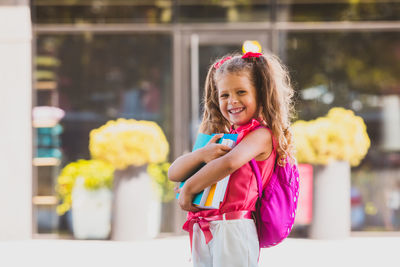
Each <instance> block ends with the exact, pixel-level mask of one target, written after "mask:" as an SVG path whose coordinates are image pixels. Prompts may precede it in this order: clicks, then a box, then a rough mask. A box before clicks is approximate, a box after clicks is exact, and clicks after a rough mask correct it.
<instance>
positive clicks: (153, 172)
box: [147, 162, 175, 202]
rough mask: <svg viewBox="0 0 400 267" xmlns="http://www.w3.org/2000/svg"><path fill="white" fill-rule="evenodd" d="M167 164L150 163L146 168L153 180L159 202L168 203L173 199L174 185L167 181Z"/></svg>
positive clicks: (168, 164)
mask: <svg viewBox="0 0 400 267" xmlns="http://www.w3.org/2000/svg"><path fill="white" fill-rule="evenodd" d="M169 166H171V163H169V162H163V163H151V164H149V166H148V167H147V172H148V174H149V175H150V176H151V177H152V178H153V179H152V180H153V184H154V185H155V187H156V190H157V192H158V195H159V196H160V199H161V202H169V201H171V200H172V199H174V197H175V192H174V187H175V184H174V183H173V182H171V181H170V180H169V179H168V169H169Z"/></svg>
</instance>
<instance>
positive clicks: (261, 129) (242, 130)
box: [230, 119, 272, 143]
mask: <svg viewBox="0 0 400 267" xmlns="http://www.w3.org/2000/svg"><path fill="white" fill-rule="evenodd" d="M252 132H254V133H257V135H261V137H263V138H267V139H271V136H272V135H271V130H270V129H269V128H268V127H267V126H266V125H265V124H264V123H262V122H260V121H259V120H256V119H252V120H251V121H250V122H249V123H247V124H245V125H243V126H240V127H238V128H237V129H233V128H231V130H230V133H236V134H238V139H237V142H238V143H239V142H240V141H242V139H243V138H244V137H245V136H247V135H249V134H250V133H252Z"/></svg>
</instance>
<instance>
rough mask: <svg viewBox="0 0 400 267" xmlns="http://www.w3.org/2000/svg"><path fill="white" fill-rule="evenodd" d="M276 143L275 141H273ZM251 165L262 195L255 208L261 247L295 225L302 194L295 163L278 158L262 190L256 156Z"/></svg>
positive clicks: (273, 244) (285, 233) (271, 243)
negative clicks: (283, 162) (281, 163)
mask: <svg viewBox="0 0 400 267" xmlns="http://www.w3.org/2000/svg"><path fill="white" fill-rule="evenodd" d="M274 145H275V144H274ZM250 165H251V167H252V168H253V171H254V173H255V175H256V177H257V184H258V194H259V199H258V201H257V207H256V208H257V209H256V211H255V218H256V226H257V232H258V239H259V243H260V248H266V247H272V246H275V245H277V244H279V243H280V242H282V241H283V240H284V239H285V238H286V237H287V236H288V235H289V233H290V231H291V230H292V228H293V223H294V217H295V215H296V208H297V202H298V197H299V171H298V168H297V165H296V163H293V164H292V163H291V162H290V160H287V163H286V164H285V166H279V165H278V164H277V163H276V162H275V167H274V171H273V173H272V175H271V178H270V180H269V182H268V184H267V186H266V187H265V189H264V190H262V182H261V181H262V180H261V175H260V170H259V168H258V166H257V163H256V162H255V160H254V159H252V160H251V161H250Z"/></svg>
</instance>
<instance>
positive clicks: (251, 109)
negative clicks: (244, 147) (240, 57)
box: [216, 73, 258, 129]
mask: <svg viewBox="0 0 400 267" xmlns="http://www.w3.org/2000/svg"><path fill="white" fill-rule="evenodd" d="M216 86H217V88H218V103H219V109H220V111H221V113H222V115H223V116H224V117H225V119H227V120H228V121H229V122H230V123H231V124H232V125H233V126H234V128H235V129H236V128H237V127H239V126H242V125H244V124H246V123H248V122H249V121H250V120H251V119H253V118H257V110H258V108H257V98H256V96H257V92H256V89H255V88H254V86H253V84H252V82H251V81H250V79H249V77H248V75H247V74H245V73H243V74H237V73H225V74H223V75H221V78H219V79H218V80H217V81H216Z"/></svg>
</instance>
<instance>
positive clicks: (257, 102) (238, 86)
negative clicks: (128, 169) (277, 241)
mask: <svg viewBox="0 0 400 267" xmlns="http://www.w3.org/2000/svg"><path fill="white" fill-rule="evenodd" d="M292 96H293V89H292V88H291V86H290V80H289V77H288V73H287V71H286V70H285V68H284V67H283V65H282V64H281V63H280V61H279V60H278V59H277V58H276V57H275V56H273V55H267V54H265V55H263V54H260V53H252V52H247V53H246V54H244V55H232V56H227V57H224V58H222V59H220V60H218V61H217V62H216V63H214V64H213V65H212V66H211V67H210V69H209V71H208V74H207V80H206V84H205V99H204V114H203V121H202V123H201V126H200V132H203V133H206V134H212V133H237V134H238V140H237V144H236V146H235V147H234V148H233V149H230V148H229V147H227V146H224V145H222V144H217V143H216V141H217V140H218V138H220V137H221V136H222V134H220V135H215V136H214V137H213V138H212V139H211V141H210V142H209V143H208V144H207V145H206V146H205V147H203V148H201V149H198V150H196V151H194V152H191V153H188V154H185V155H183V156H181V157H179V158H177V159H176V160H175V161H174V163H173V164H172V165H171V167H170V169H169V172H168V177H169V179H170V180H171V181H175V182H181V181H183V180H185V179H186V178H188V177H189V178H188V179H187V181H186V182H185V184H184V186H183V187H182V188H181V189H180V190H179V192H180V195H179V199H178V203H179V205H180V206H181V208H182V209H183V210H186V211H189V213H188V220H187V222H186V223H185V224H184V226H183V229H185V230H187V231H189V233H190V241H191V248H192V260H193V265H194V266H195V267H198V266H216V267H220V266H230V267H232V266H240V267H244V266H257V264H258V257H259V244H258V236H257V230H256V226H255V223H254V220H253V218H252V212H253V211H255V209H256V202H257V199H258V187H257V180H256V178H255V174H254V173H253V171H252V168H251V166H250V164H249V161H250V160H251V159H253V158H254V159H255V160H256V161H257V164H258V167H259V169H260V172H261V175H262V177H263V186H265V185H266V183H267V180H268V178H269V177H270V176H271V174H272V171H273V168H274V165H275V162H276V159H277V162H278V164H281V163H282V162H284V161H285V159H286V156H287V155H288V154H289V153H290V152H291V133H290V131H289V126H290V118H291V115H292ZM204 163H206V165H205V166H204V167H202V168H201V169H200V170H198V169H199V167H200V166H201V165H202V164H204ZM197 170H198V171H197ZM196 171H197V172H196ZM228 175H230V180H229V184H228V188H227V191H226V194H225V199H224V201H223V202H222V203H221V205H220V208H219V209H214V210H200V209H198V208H196V207H195V206H194V205H193V204H192V200H193V197H194V195H195V194H196V193H198V192H200V191H202V190H203V189H204V188H206V187H208V186H210V185H212V184H214V183H216V182H218V181H219V180H221V179H223V178H224V177H226V176H228Z"/></svg>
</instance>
